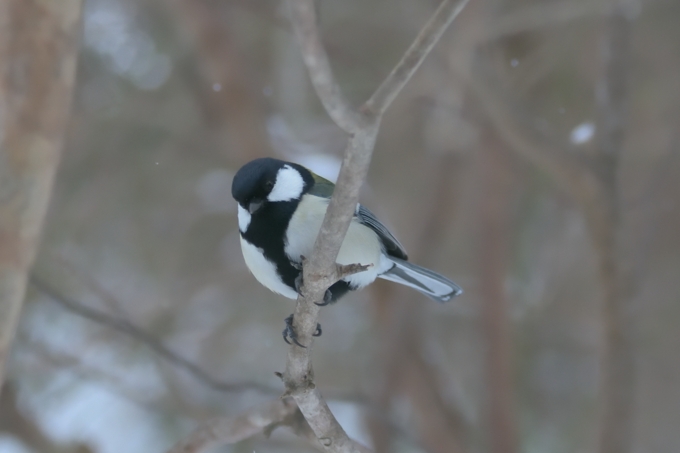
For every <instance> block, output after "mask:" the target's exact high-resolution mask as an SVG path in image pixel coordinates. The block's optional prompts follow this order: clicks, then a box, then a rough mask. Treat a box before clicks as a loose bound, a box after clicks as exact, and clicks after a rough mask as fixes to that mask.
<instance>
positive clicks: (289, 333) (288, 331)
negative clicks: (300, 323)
mask: <svg viewBox="0 0 680 453" xmlns="http://www.w3.org/2000/svg"><path fill="white" fill-rule="evenodd" d="M285 322H286V327H285V328H284V329H283V332H282V334H283V341H285V342H286V343H288V344H291V341H292V342H293V343H295V344H296V345H298V346H300V347H301V348H307V346H304V345H303V344H302V343H300V342H299V341H298V336H297V332H295V328H294V327H293V315H292V314H291V315H290V316H288V317H287V318H286V320H285ZM321 332H322V331H321V324H319V323H317V324H316V330H314V333H313V334H312V336H313V337H320V336H321ZM289 338H290V341H289V340H288V339H289Z"/></svg>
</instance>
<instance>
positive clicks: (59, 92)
mask: <svg viewBox="0 0 680 453" xmlns="http://www.w3.org/2000/svg"><path fill="white" fill-rule="evenodd" d="M80 10H81V0H60V1H58V2H43V1H38V0H0V382H2V377H3V376H4V367H5V363H6V360H7V356H8V353H9V349H10V344H11V341H12V337H13V336H14V332H15V330H16V324H17V320H18V318H19V314H20V312H21V305H22V302H23V299H24V294H25V291H26V281H27V275H28V272H29V270H30V267H31V264H32V262H33V258H34V257H35V253H36V250H37V248H38V242H39V238H40V230H41V227H42V223H43V219H44V217H45V212H46V210H47V204H48V201H49V198H50V191H51V188H52V181H53V179H54V174H55V170H56V168H57V164H58V162H59V152H60V148H61V144H62V139H63V136H64V131H65V128H66V124H67V120H68V116H69V115H68V112H69V105H70V101H71V93H72V91H73V84H74V79H75V73H76V58H77V54H78V39H77V37H78V35H79V29H80Z"/></svg>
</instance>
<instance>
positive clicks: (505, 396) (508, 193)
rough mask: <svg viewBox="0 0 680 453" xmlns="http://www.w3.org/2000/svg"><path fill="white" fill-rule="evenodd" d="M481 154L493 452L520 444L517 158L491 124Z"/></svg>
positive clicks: (482, 271) (505, 452) (510, 451)
mask: <svg viewBox="0 0 680 453" xmlns="http://www.w3.org/2000/svg"><path fill="white" fill-rule="evenodd" d="M482 135H483V137H485V138H484V139H483V140H482V143H481V149H480V151H479V154H480V155H479V158H480V160H481V166H482V168H481V173H482V178H481V181H483V183H482V184H483V187H482V188H481V193H482V199H481V201H480V213H479V238H478V243H479V285H480V288H479V291H480V294H481V298H482V326H483V327H482V330H483V332H484V337H485V339H486V380H487V388H488V391H489V393H488V400H487V401H488V403H487V423H488V424H489V433H490V436H489V437H490V448H489V451H490V452H492V453H515V452H516V451H517V447H518V439H517V427H516V409H515V402H514V390H513V389H514V385H513V381H514V379H513V367H512V362H513V360H512V354H513V351H514V347H513V342H512V335H511V334H510V325H509V319H508V307H507V305H508V300H507V296H506V291H505V281H506V277H507V275H508V261H509V257H510V255H511V248H512V247H511V241H512V237H513V234H512V232H513V231H514V229H513V228H512V214H513V212H514V209H513V188H514V186H515V184H514V183H513V182H514V181H513V180H514V177H513V170H512V164H513V162H512V160H511V159H510V158H509V156H508V155H507V153H506V152H505V150H504V149H503V147H504V144H503V143H502V142H501V141H500V140H499V139H498V138H497V137H496V135H495V134H494V132H493V131H492V130H491V128H486V130H485V131H483V132H482Z"/></svg>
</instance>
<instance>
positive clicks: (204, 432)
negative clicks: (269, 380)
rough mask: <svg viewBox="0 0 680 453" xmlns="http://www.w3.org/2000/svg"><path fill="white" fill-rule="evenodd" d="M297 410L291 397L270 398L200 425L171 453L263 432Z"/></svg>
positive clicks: (187, 452) (189, 451)
mask: <svg viewBox="0 0 680 453" xmlns="http://www.w3.org/2000/svg"><path fill="white" fill-rule="evenodd" d="M296 411H297V406H296V405H295V403H294V402H293V401H292V399H290V398H286V399H281V400H276V401H270V402H268V403H265V404H262V405H260V406H256V407H253V408H251V409H250V410H248V411H246V412H244V413H242V414H240V415H238V416H236V417H229V418H216V419H212V420H209V421H207V422H205V423H202V424H201V425H199V426H198V427H197V428H196V429H195V430H194V431H193V432H192V433H191V434H190V435H189V436H188V437H187V438H186V439H183V440H181V441H180V442H178V443H177V444H176V445H175V446H174V447H172V448H171V449H170V450H168V453H201V452H204V451H208V450H211V449H214V448H217V447H221V446H224V445H231V444H235V443H237V442H240V441H242V440H245V439H248V438H250V437H253V436H255V435H256V434H260V433H269V432H271V431H272V430H273V429H274V428H275V427H276V426H278V425H280V424H282V423H284V421H285V420H286V419H287V418H290V417H291V416H293V415H294V414H295V412H296Z"/></svg>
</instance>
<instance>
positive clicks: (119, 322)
mask: <svg viewBox="0 0 680 453" xmlns="http://www.w3.org/2000/svg"><path fill="white" fill-rule="evenodd" d="M30 283H31V285H32V286H33V287H35V288H36V289H37V290H38V291H40V292H41V293H43V294H45V295H46V296H48V297H49V298H50V299H51V300H52V301H54V302H56V303H58V304H59V305H61V306H62V307H64V308H66V309H67V310H69V311H71V312H73V313H75V314H77V315H78V316H81V317H83V318H85V319H88V320H90V321H93V322H96V323H98V324H102V325H104V326H107V327H109V328H111V329H113V330H116V331H118V332H121V333H124V334H126V335H128V336H130V337H132V338H134V339H135V340H137V341H140V342H142V343H144V344H145V345H147V346H148V347H149V348H150V349H151V350H152V351H154V352H155V353H156V354H158V355H159V356H161V357H163V358H164V359H165V360H167V361H168V362H170V363H172V364H173V365H175V366H177V367H179V368H181V369H183V370H186V371H187V372H188V373H189V374H191V375H192V376H193V377H195V378H196V379H198V380H199V381H201V382H203V383H204V384H205V385H207V386H208V387H210V388H212V389H214V390H219V391H223V392H243V391H246V390H254V391H258V392H261V393H265V394H269V395H271V394H273V393H276V390H274V389H272V388H271V387H267V386H266V385H262V384H257V383H254V382H223V381H220V380H218V379H215V378H214V377H212V376H210V375H209V374H208V373H206V372H205V370H203V369H202V368H201V367H199V366H198V365H196V364H195V363H193V362H191V361H189V360H187V359H186V358H184V357H182V356H180V355H179V354H177V353H176V352H174V351H172V350H171V349H169V348H168V347H166V346H164V345H163V344H162V343H161V342H160V341H159V340H158V339H156V338H155V337H154V336H153V335H151V334H149V333H148V332H145V331H144V330H143V329H140V328H139V327H137V326H135V325H134V324H132V323H131V322H129V321H127V320H125V319H121V318H117V317H115V316H112V315H109V314H107V313H103V312H101V311H99V310H96V309H94V308H90V307H88V306H86V305H84V304H82V303H80V302H78V301H76V300H74V299H72V298H70V297H67V296H64V295H63V294H61V293H60V292H59V291H57V290H56V289H55V288H54V287H52V286H51V285H50V284H48V283H46V282H45V281H44V280H42V279H40V278H39V277H37V276H35V275H31V277H30Z"/></svg>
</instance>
